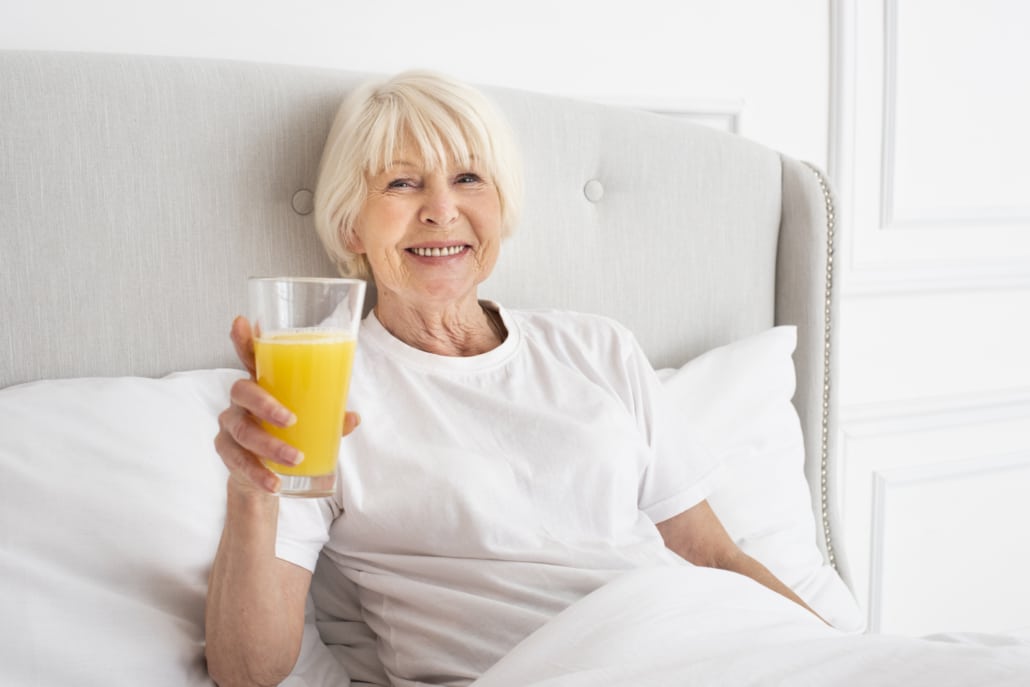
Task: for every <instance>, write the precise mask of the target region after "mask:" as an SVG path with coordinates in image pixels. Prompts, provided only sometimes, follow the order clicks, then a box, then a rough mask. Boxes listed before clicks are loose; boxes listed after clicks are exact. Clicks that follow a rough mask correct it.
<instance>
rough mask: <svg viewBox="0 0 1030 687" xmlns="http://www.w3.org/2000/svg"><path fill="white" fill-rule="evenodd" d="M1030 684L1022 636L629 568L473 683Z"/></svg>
mask: <svg viewBox="0 0 1030 687" xmlns="http://www.w3.org/2000/svg"><path fill="white" fill-rule="evenodd" d="M601 684H604V685H635V686H642V687H663V686H666V685H667V686H669V687H682V686H683V685H734V686H745V685H762V686H767V685H835V686H837V687H866V686H868V685H878V687H892V686H895V685H896V686H898V687H900V686H902V685H904V686H905V687H910V686H911V685H923V684H932V685H935V686H936V687H947V686H953V687H958V686H963V687H965V686H970V687H972V686H973V685H977V686H979V685H994V686H1002V687H1007V686H1012V687H1016V686H1017V685H1019V686H1023V687H1025V686H1026V685H1030V642H1027V641H1025V640H1022V639H1020V638H1017V637H1003V636H991V635H955V636H950V637H939V638H936V639H931V638H912V637H903V636H891V635H861V634H848V633H843V632H840V631H838V630H835V629H832V628H830V627H829V626H827V625H825V624H823V623H822V622H821V621H819V620H818V619H816V618H815V617H814V616H813V615H811V614H810V613H808V612H807V611H805V610H804V609H802V608H800V607H799V606H796V605H795V604H793V603H792V602H790V601H787V600H786V599H783V598H782V597H779V596H778V595H776V594H772V593H769V592H767V591H766V590H764V589H763V588H761V587H760V586H758V585H757V584H756V583H754V582H752V581H750V580H748V579H746V578H744V577H742V576H739V575H735V574H733V573H726V572H723V571H718V570H712V569H708V568H695V567H692V566H684V567H682V568H663V569H651V570H640V571H634V572H632V573H628V574H627V575H625V576H623V577H621V578H619V579H617V580H615V581H614V582H612V583H610V584H608V585H606V586H605V587H602V588H601V589H599V590H598V591H596V592H595V593H593V594H591V595H589V596H587V597H585V598H584V599H582V600H581V601H580V602H578V603H576V604H573V605H572V606H571V607H569V608H568V609H566V611H565V612H563V613H561V614H559V615H558V616H556V617H555V618H554V619H553V620H552V621H551V622H549V623H548V624H547V625H545V626H544V627H543V628H541V629H540V630H539V631H537V632H536V633H534V634H533V635H531V636H530V637H528V638H527V639H526V640H525V641H523V642H522V643H520V644H519V645H518V646H517V647H516V648H515V649H514V650H513V651H512V652H511V653H510V654H509V655H508V656H506V657H505V658H504V659H502V660H501V661H500V662H499V663H497V664H496V665H495V666H494V667H493V668H491V669H490V670H489V671H488V672H487V673H486V674H484V675H483V676H482V678H481V679H480V680H478V681H476V683H475V687H516V686H517V687H587V686H591V687H593V686H596V685H601Z"/></svg>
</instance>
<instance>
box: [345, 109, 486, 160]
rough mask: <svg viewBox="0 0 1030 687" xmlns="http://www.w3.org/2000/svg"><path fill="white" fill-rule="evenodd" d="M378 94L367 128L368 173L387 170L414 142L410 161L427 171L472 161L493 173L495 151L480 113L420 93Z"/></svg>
mask: <svg viewBox="0 0 1030 687" xmlns="http://www.w3.org/2000/svg"><path fill="white" fill-rule="evenodd" d="M380 98H381V99H382V100H381V101H380V103H379V105H380V107H379V108H378V110H377V111H376V112H375V113H374V114H373V120H372V122H371V123H370V125H369V126H368V127H366V128H365V131H366V132H367V133H368V143H369V147H370V149H369V150H368V153H369V154H368V156H367V158H366V159H367V164H368V168H367V169H366V170H365V171H366V172H369V173H372V174H378V173H380V172H383V171H385V170H386V169H388V168H389V167H390V166H392V164H393V163H394V162H395V161H397V160H398V155H399V154H400V151H401V149H402V148H404V147H405V146H407V145H414V146H415V148H416V150H417V152H418V154H419V156H420V159H419V160H417V161H413V162H418V163H422V164H425V165H426V166H427V167H428V168H430V169H446V168H447V167H449V166H450V165H451V164H452V163H456V164H458V165H461V166H470V165H471V164H472V163H473V161H475V162H476V163H477V164H479V165H482V166H483V168H484V169H485V170H487V171H488V173H489V174H490V176H491V177H496V173H495V169H494V161H495V157H496V156H495V151H494V150H493V146H492V145H491V140H490V137H489V135H488V133H487V131H486V130H485V127H484V126H483V125H482V123H481V121H480V120H479V118H478V117H476V116H467V115H466V114H465V113H462V112H460V111H457V110H456V109H455V108H454V107H448V106H445V105H444V104H442V103H440V102H439V101H436V100H433V99H431V98H428V97H426V96H425V94H422V93H417V94H407V93H396V92H395V93H389V94H385V95H381V96H380ZM473 114H474V113H473ZM376 143H378V145H377V144H376Z"/></svg>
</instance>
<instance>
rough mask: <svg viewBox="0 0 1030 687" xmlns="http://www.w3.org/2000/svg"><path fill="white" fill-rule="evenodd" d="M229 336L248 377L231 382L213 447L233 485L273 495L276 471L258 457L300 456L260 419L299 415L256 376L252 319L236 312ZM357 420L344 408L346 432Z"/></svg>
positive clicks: (291, 459)
mask: <svg viewBox="0 0 1030 687" xmlns="http://www.w3.org/2000/svg"><path fill="white" fill-rule="evenodd" d="M229 336H230V338H231V339H232V342H233V346H234V347H235V349H236V355H237V357H239V359H240V362H241V363H243V366H244V368H246V370H247V372H249V373H250V377H249V378H247V379H240V380H238V381H237V382H236V383H234V384H233V385H232V389H231V390H230V392H229V399H230V405H229V407H228V408H227V409H226V410H224V411H223V412H222V414H221V415H219V416H218V428H219V431H218V435H217V436H216V437H215V450H216V451H218V455H219V456H220V457H221V459H222V462H223V463H225V467H226V468H228V470H229V475H230V479H232V480H233V481H234V482H235V483H236V485H237V486H239V487H243V488H245V489H248V490H256V491H261V492H265V493H268V494H274V493H276V492H278V491H279V483H280V480H279V476H278V475H276V474H275V473H274V472H272V471H271V470H269V469H268V468H267V467H265V465H264V463H263V462H262V460H261V459H262V458H265V459H267V460H270V461H272V462H275V463H280V464H282V465H287V466H289V465H296V464H297V463H298V462H300V460H301V459H302V456H301V454H300V452H299V451H298V450H297V449H295V448H293V447H292V446H290V445H289V444H287V443H286V442H284V441H282V440H280V439H277V438H275V437H273V436H272V435H271V434H269V433H268V432H266V431H265V430H264V428H263V427H262V426H261V422H262V421H264V422H268V423H269V424H272V425H276V426H279V427H289V426H290V425H292V424H293V423H294V422H296V421H297V418H296V416H295V415H294V414H293V413H292V412H290V410H289V409H288V408H286V407H284V406H283V405H282V404H280V403H279V402H278V401H277V400H276V399H275V397H274V396H272V395H271V394H270V393H268V392H267V391H265V390H264V389H262V388H261V387H260V386H259V385H258V383H257V381H256V380H257V375H256V372H255V366H254V336H253V332H252V331H251V327H250V322H248V321H247V319H246V318H245V317H242V316H241V317H237V318H236V319H235V320H233V323H232V329H231V331H230V334H229ZM359 421H360V419H359V418H358V415H357V414H356V413H350V412H348V413H347V414H346V416H345V418H344V427H343V434H344V436H346V435H347V434H349V433H350V432H351V431H352V430H353V429H354V428H355V427H356V426H357V425H358V422H359Z"/></svg>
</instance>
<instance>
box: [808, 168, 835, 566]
mask: <svg viewBox="0 0 1030 687" xmlns="http://www.w3.org/2000/svg"><path fill="white" fill-rule="evenodd" d="M805 164H806V165H808V167H809V168H810V169H811V170H812V172H813V173H814V174H815V178H816V180H817V181H818V182H819V187H820V188H821V189H822V192H823V200H824V202H825V203H826V292H825V300H824V301H823V407H822V422H821V436H820V442H819V446H820V450H819V482H820V484H819V508H820V511H821V512H820V515H821V519H822V525H823V541H824V542H825V544H826V559H827V561H828V562H829V564H830V565H831V566H833V569H834V570H838V568H837V555H836V552H835V551H834V548H833V533H832V531H831V527H830V503H829V481H830V480H829V454H830V451H829V434H830V333H831V325H832V303H833V300H832V293H833V243H834V240H833V239H834V205H833V193H832V192H831V191H830V187H829V184H827V183H826V178H825V177H824V176H823V174H822V172H820V171H819V170H818V169H817V168H815V167H814V166H813V165H811V164H809V163H805ZM838 572H839V570H838Z"/></svg>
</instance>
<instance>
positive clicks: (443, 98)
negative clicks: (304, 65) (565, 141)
mask: <svg viewBox="0 0 1030 687" xmlns="http://www.w3.org/2000/svg"><path fill="white" fill-rule="evenodd" d="M428 171H437V172H447V173H448V174H453V175H455V178H454V181H455V182H458V183H465V182H469V183H475V181H477V180H478V181H479V182H480V183H484V182H486V183H489V184H491V185H492V186H493V187H494V188H495V193H496V195H497V197H498V201H499V203H500V213H501V217H500V226H499V230H500V236H501V237H502V238H504V237H507V236H508V235H510V234H511V232H512V231H513V230H514V228H515V226H516V224H517V223H518V218H519V214H520V210H521V206H522V169H521V161H520V156H519V154H518V150H517V149H516V146H515V141H514V136H513V134H512V132H511V129H510V127H509V125H508V123H507V120H505V119H504V118H503V117H502V116H501V115H500V114H499V112H498V111H497V109H496V107H495V106H494V105H493V103H491V102H490V101H489V100H488V99H487V98H485V97H484V96H483V95H482V94H481V93H480V92H479V91H477V90H475V89H473V88H470V87H468V86H466V85H464V84H461V83H458V82H455V81H451V80H449V79H441V78H439V77H438V75H435V74H432V73H429V72H422V71H412V72H405V73H402V74H399V75H397V76H395V77H394V78H392V79H390V80H389V81H384V82H370V83H367V84H365V85H363V86H361V87H358V88H356V89H355V90H354V91H352V92H351V94H350V95H349V96H348V97H347V98H346V99H345V100H344V101H343V103H342V104H341V105H340V108H339V110H338V111H337V114H336V117H335V119H334V121H333V126H332V129H331V130H330V132H329V136H328V139H327V140H326V145H325V150H324V152H323V156H322V163H321V167H320V170H319V184H318V188H317V189H316V192H315V226H316V229H317V230H318V234H319V236H320V237H321V239H322V242H323V244H324V245H325V247H326V250H327V252H328V253H329V255H330V257H332V258H333V260H334V261H335V262H336V263H337V265H338V266H339V268H340V271H341V272H342V273H343V274H346V275H351V276H359V277H366V278H368V277H370V276H372V272H371V271H370V269H369V265H368V263H367V261H366V260H365V259H364V258H363V257H362V255H361V254H360V253H355V252H353V251H352V250H351V248H350V247H349V246H348V241H349V240H350V236H351V234H352V232H353V231H354V223H355V220H356V219H357V216H358V213H359V212H360V210H361V207H362V205H363V204H364V202H365V199H366V197H367V196H368V194H369V193H370V192H372V191H373V190H374V186H372V185H371V181H372V179H375V180H376V181H377V182H379V183H380V184H383V185H395V186H398V187H400V188H404V187H409V186H413V185H417V182H418V181H421V177H422V176H423V175H424V174H425V173H426V172H428ZM458 177H461V179H459V178H458Z"/></svg>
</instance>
